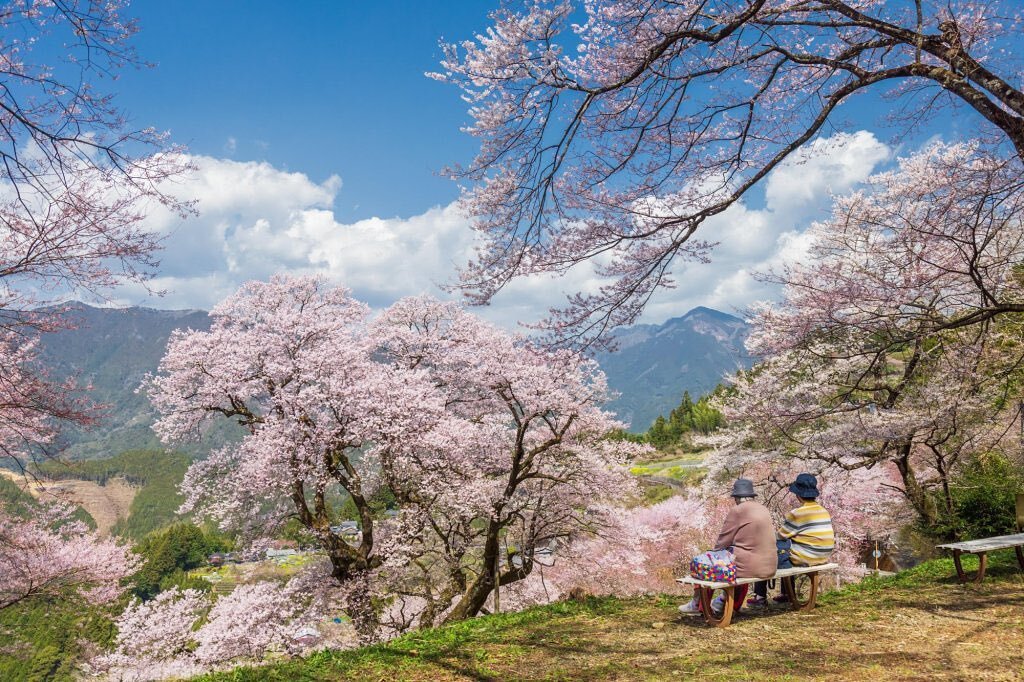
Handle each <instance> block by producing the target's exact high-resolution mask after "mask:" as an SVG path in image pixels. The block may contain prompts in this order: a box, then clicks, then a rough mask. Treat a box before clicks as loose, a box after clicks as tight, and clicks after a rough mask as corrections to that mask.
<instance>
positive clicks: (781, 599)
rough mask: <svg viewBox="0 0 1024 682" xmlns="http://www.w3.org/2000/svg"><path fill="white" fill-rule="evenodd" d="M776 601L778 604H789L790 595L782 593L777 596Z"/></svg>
mask: <svg viewBox="0 0 1024 682" xmlns="http://www.w3.org/2000/svg"><path fill="white" fill-rule="evenodd" d="M774 601H775V603H776V604H788V603H789V597H787V596H786V595H784V594H780V595H779V596H778V597H776V598H775V600H774Z"/></svg>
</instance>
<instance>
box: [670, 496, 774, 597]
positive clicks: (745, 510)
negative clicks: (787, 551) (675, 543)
mask: <svg viewBox="0 0 1024 682" xmlns="http://www.w3.org/2000/svg"><path fill="white" fill-rule="evenodd" d="M731 495H732V497H733V499H734V500H735V501H736V506H735V507H733V508H732V509H730V510H729V515H728V516H726V517H725V522H724V523H723V524H722V530H721V532H720V533H719V534H718V540H717V541H716V542H715V549H716V550H717V549H731V550H732V552H733V555H734V556H735V558H736V577H737V578H771V577H772V576H773V575H775V569H776V568H777V567H778V559H777V555H776V551H775V524H774V523H772V515H771V513H770V512H769V511H768V509H767V508H766V507H765V506H764V505H763V504H761V503H760V502H757V501H756V500H755V499H754V498H755V496H756V493H755V492H754V483H753V481H751V480H749V479H746V478H738V479H736V482H735V483H734V484H733V486H732V493H731ZM746 595H747V585H740V586H738V587H736V593H735V597H734V599H735V603H736V604H737V608H739V606H738V605H740V604H742V603H743V599H744V597H746ZM723 601H724V600H723V599H722V597H721V596H718V597H716V598H715V599H714V601H712V602H711V608H712V609H713V610H715V611H721V610H722V607H723ZM679 611H680V613H684V614H696V613H700V606H699V605H698V603H697V597H696V596H694V598H693V599H692V600H690V603H689V604H684V605H682V606H680V607H679Z"/></svg>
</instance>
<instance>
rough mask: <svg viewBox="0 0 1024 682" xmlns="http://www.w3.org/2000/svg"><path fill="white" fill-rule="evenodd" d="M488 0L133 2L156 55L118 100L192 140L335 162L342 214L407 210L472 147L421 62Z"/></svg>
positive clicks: (216, 151)
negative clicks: (152, 64)
mask: <svg viewBox="0 0 1024 682" xmlns="http://www.w3.org/2000/svg"><path fill="white" fill-rule="evenodd" d="M491 5H492V3H488V2H475V1H470V0H462V1H457V2H409V1H408V0H406V1H405V2H401V1H399V0H377V1H375V2H352V1H337V2H328V1H325V0H316V1H312V2H298V3H282V2H267V1H266V0H256V1H253V2H241V1H240V0H217V1H216V2H199V1H197V0H174V1H173V2H161V1H159V0H146V1H144V2H138V3H137V4H135V5H133V6H132V12H133V13H134V14H135V15H137V16H138V18H139V21H140V24H141V32H140V33H139V34H138V36H137V38H136V41H135V44H136V46H137V48H138V51H139V53H140V55H141V56H142V57H143V58H144V59H147V60H148V61H150V62H153V63H156V68H153V69H143V70H141V71H131V72H126V73H124V74H123V76H122V77H121V80H120V82H119V83H118V84H117V91H118V93H119V94H118V97H119V101H120V102H121V104H122V105H123V106H124V108H125V109H127V110H128V111H129V112H130V113H131V115H132V117H133V119H134V120H136V121H138V122H139V123H142V124H145V125H153V126H156V127H157V128H160V129H164V130H170V131H171V133H172V134H173V137H174V139H175V140H176V141H178V142H180V143H183V144H185V145H187V146H188V147H189V149H190V150H191V151H192V152H194V153H197V154H204V155H209V156H218V157H228V158H235V159H239V160H266V161H269V162H270V163H271V164H273V165H274V166H275V167H277V168H280V169H285V170H295V171H301V172H304V173H306V174H308V175H309V176H310V178H311V179H313V180H316V181H322V180H323V179H325V178H327V177H328V176H330V175H332V174H337V175H339V176H340V177H341V178H342V181H343V188H342V190H341V191H340V192H339V194H338V197H337V200H336V204H335V211H336V214H337V216H338V218H339V219H340V220H345V221H347V220H353V219H359V218H367V217H371V216H385V217H390V216H410V215H415V214H418V213H421V212H423V211H424V210H426V209H427V208H429V207H430V206H433V205H438V204H447V203H448V202H450V201H451V200H452V199H454V198H455V197H456V196H457V193H458V192H457V188H456V186H455V185H454V183H452V182H451V181H450V180H448V179H446V178H443V177H439V176H438V171H440V170H441V169H442V168H443V167H444V165H445V164H447V163H450V162H453V161H458V160H460V159H461V160H466V159H468V158H470V156H471V155H472V152H473V141H472V140H471V139H470V138H469V136H467V135H464V134H460V133H459V127H460V126H461V125H462V124H463V123H464V122H466V120H467V117H466V114H465V109H466V107H465V104H464V103H463V102H462V101H461V100H460V99H459V93H458V92H457V91H456V89H454V88H452V87H450V86H446V85H444V84H442V83H438V82H436V81H432V80H430V79H428V78H425V77H424V76H423V73H424V72H426V71H430V70H436V69H437V68H438V61H439V58H440V50H439V48H438V40H439V38H441V37H442V36H444V37H447V38H451V39H462V38H464V37H469V36H471V35H472V34H473V33H475V32H478V31H480V30H482V29H483V28H484V27H486V25H487V13H488V11H489V6H491ZM230 140H234V143H233V144H232V143H231V142H230Z"/></svg>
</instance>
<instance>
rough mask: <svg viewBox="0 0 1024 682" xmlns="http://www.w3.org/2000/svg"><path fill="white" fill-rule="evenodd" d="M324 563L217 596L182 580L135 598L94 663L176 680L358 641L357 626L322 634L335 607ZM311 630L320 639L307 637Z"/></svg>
mask: <svg viewBox="0 0 1024 682" xmlns="http://www.w3.org/2000/svg"><path fill="white" fill-rule="evenodd" d="M322 569H323V567H322V566H316V565H314V566H312V567H310V568H309V569H307V570H305V571H303V572H301V573H300V574H299V575H297V576H296V577H295V578H293V579H292V580H290V581H289V582H288V583H286V584H284V585H282V584H279V583H276V582H267V581H264V582H254V583H249V584H243V585H239V586H237V587H235V589H234V590H232V591H231V592H230V593H229V594H226V595H223V596H220V597H216V598H214V597H211V596H209V595H206V594H204V593H202V592H198V591H196V590H191V589H187V590H180V589H178V588H176V587H175V588H172V589H169V590H165V591H163V592H161V593H159V594H158V595H157V596H156V597H154V598H153V599H151V600H149V601H146V602H140V601H138V600H134V601H133V602H132V603H131V604H129V605H128V607H127V608H126V609H125V610H124V611H123V612H122V613H121V615H120V616H119V617H118V619H117V623H116V624H117V629H118V634H117V638H116V641H115V643H114V648H113V650H112V651H111V652H108V653H106V654H103V655H101V656H99V657H97V658H96V659H94V660H93V661H92V662H91V667H92V668H93V669H94V670H95V671H101V672H103V673H104V674H106V675H107V676H109V677H110V678H112V679H119V680H162V679H170V678H175V679H176V678H179V677H189V676H194V675H198V674H200V673H202V672H207V671H209V670H216V669H226V668H230V667H232V666H235V665H239V664H242V663H248V664H258V663H261V662H263V661H264V660H265V659H266V657H267V655H268V654H271V653H276V654H278V655H289V654H297V653H302V652H304V651H308V650H309V649H310V647H318V646H325V645H328V644H329V645H331V646H334V647H337V648H343V647H345V646H351V645H353V644H354V642H355V640H354V637H353V636H352V633H350V632H349V633H347V634H346V635H345V636H344V637H342V638H340V639H339V638H333V639H330V640H328V639H326V638H325V637H323V636H321V630H326V629H327V628H326V627H324V626H323V625H322V624H323V621H324V619H325V616H327V615H329V614H331V613H334V611H332V610H330V607H331V606H336V604H333V603H331V602H330V601H329V590H328V591H325V589H324V588H325V585H330V580H329V575H326V576H325V575H324V573H323V571H322ZM311 581H315V583H314V584H311ZM325 599H326V600H325ZM307 633H310V634H312V640H313V641H308V640H303V639H302V635H304V634H307Z"/></svg>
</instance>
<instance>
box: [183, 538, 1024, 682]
mask: <svg viewBox="0 0 1024 682" xmlns="http://www.w3.org/2000/svg"><path fill="white" fill-rule="evenodd" d="M1015 567H1016V562H1015V560H1014V557H1013V553H1012V552H1010V553H1005V552H1003V553H997V554H993V555H992V557H991V560H990V570H989V577H988V578H986V580H985V582H984V583H982V584H981V585H959V584H957V583H956V580H955V577H954V573H953V567H952V562H951V561H949V560H938V561H932V562H928V563H926V564H923V565H922V566H919V567H918V568H916V569H913V570H910V571H907V572H904V573H901V574H900V575H898V576H896V577H893V578H871V579H868V580H866V581H864V582H862V583H860V584H856V585H850V586H847V587H845V588H843V589H841V590H837V591H834V592H832V593H829V594H826V595H823V596H822V597H821V598H820V599H819V605H818V608H816V609H815V610H813V611H811V612H806V613H793V612H792V611H790V610H788V609H786V608H785V607H782V606H773V607H771V608H769V609H767V610H765V611H757V612H755V613H747V614H742V615H740V616H739V617H738V618H737V619H736V621H735V622H734V623H733V625H732V626H731V627H729V628H726V629H715V628H710V627H708V626H706V625H705V624H704V623H703V622H702V621H701V620H700V619H693V618H688V619H683V620H681V619H679V618H678V617H677V613H676V610H675V607H676V605H677V604H678V603H679V602H680V601H681V599H680V597H679V596H660V597H648V598H636V599H615V598H601V599H596V598H591V599H587V600H584V601H580V602H559V603H557V604H551V605H548V606H543V607H538V608H534V609H529V610H527V611H524V612H521V613H514V614H500V615H497V616H485V617H481V618H477V619H474V620H471V621H468V622H464V623H459V624H456V625H452V626H449V627H443V628H438V629H435V630H430V631H424V632H416V633H412V634H409V635H406V636H404V637H401V638H399V639H396V640H394V641H392V642H389V643H387V644H382V645H377V646H372V647H366V648H363V649H358V650H352V651H342V652H321V653H317V654H314V655H312V656H309V657H308V658H305V659H300V660H293V661H289V662H284V663H277V664H274V665H270V666H266V667H261V668H248V669H239V670H235V671H232V672H225V673H219V674H212V675H208V676H206V677H203V678H201V679H202V680H203V681H204V682H227V681H229V680H231V681H236V682H247V681H256V680H270V681H274V680H280V681H283V680H289V681H290V680H296V681H313V680H387V681H388V682H400V681H404V680H407V681H415V682H426V681H428V680H429V681H431V682H433V681H434V680H495V681H497V680H502V681H504V680H570V679H571V680H605V679H615V680H662V679H676V678H684V679H685V678H687V677H689V676H694V677H700V679H707V680H797V679H799V680H804V679H822V680H825V679H829V680H833V679H838V680H863V679H887V680H889V679H907V680H926V679H927V680H931V679H961V678H971V679H1016V678H1017V676H1020V675H1024V657H1021V655H1020V653H1019V652H1020V651H1022V650H1024V618H1022V616H1021V614H1024V578H1022V576H1021V574H1020V573H1019V572H1018V571H1017V570H1016V568H1015Z"/></svg>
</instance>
